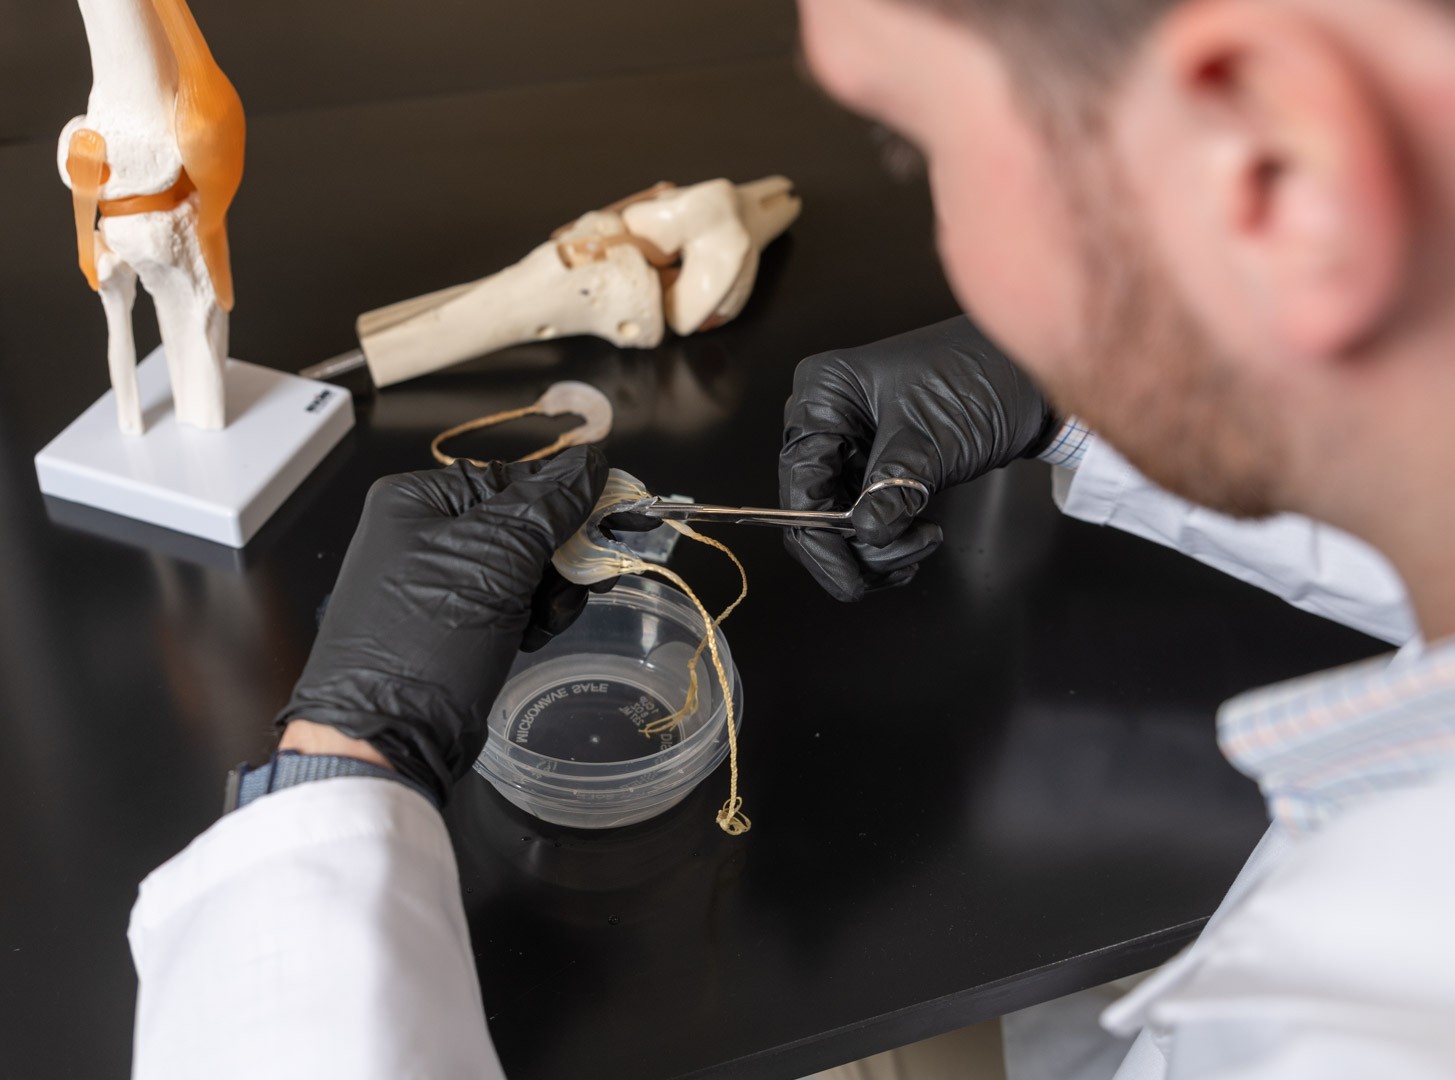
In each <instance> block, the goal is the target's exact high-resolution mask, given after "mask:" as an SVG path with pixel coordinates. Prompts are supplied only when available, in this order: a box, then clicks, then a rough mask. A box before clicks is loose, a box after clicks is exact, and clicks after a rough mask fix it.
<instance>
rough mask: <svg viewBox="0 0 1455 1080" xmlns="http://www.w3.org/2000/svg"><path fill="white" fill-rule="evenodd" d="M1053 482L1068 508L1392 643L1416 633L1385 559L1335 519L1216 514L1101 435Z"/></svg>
mask: <svg viewBox="0 0 1455 1080" xmlns="http://www.w3.org/2000/svg"><path fill="white" fill-rule="evenodd" d="M1057 471H1058V473H1065V472H1066V470H1057ZM1053 490H1055V491H1056V492H1057V493H1058V494H1059V495H1060V496H1061V497H1060V498H1058V499H1057V503H1058V505H1059V506H1060V507H1061V509H1062V510H1063V511H1064V512H1065V513H1066V514H1067V515H1069V516H1071V517H1074V518H1079V519H1081V520H1082V521H1089V522H1092V523H1093V524H1096V525H1111V526H1114V527H1116V528H1118V529H1121V530H1123V531H1125V532H1129V533H1133V534H1135V535H1137V536H1141V537H1144V538H1146V539H1148V540H1154V541H1156V542H1157V543H1159V544H1164V545H1166V546H1167V547H1171V548H1176V549H1177V550H1178V551H1181V552H1183V553H1184V554H1187V555H1191V556H1192V557H1193V558H1194V559H1197V560H1198V561H1199V562H1203V563H1207V564H1208V565H1209V566H1213V567H1216V568H1217V569H1219V570H1221V571H1223V572H1224V573H1227V574H1230V575H1232V576H1233V577H1235V578H1238V579H1239V580H1240V581H1246V582H1248V583H1249V584H1251V585H1256V586H1258V587H1259V588H1261V589H1265V590H1267V591H1268V592H1271V593H1273V594H1274V595H1276V596H1280V597H1282V598H1283V599H1284V600H1287V601H1288V602H1289V603H1290V604H1292V605H1293V606H1294V607H1298V608H1302V609H1303V610H1305V611H1311V612H1313V613H1314V614H1316V615H1322V616H1324V617H1325V618H1328V619H1333V620H1334V621H1335V622H1339V623H1342V624H1344V625H1345V626H1351V627H1353V628H1354V629H1356V630H1361V631H1363V632H1364V633H1366V634H1370V635H1372V636H1374V637H1377V638H1380V639H1382V640H1384V641H1389V642H1393V643H1395V644H1402V643H1404V642H1406V641H1408V640H1409V639H1410V638H1411V637H1413V636H1414V635H1415V632H1416V629H1415V620H1414V615H1413V612H1412V611H1411V608H1410V605H1409V600H1408V597H1407V595H1406V593H1405V588H1404V584H1403V582H1401V581H1400V579H1399V576H1398V575H1397V574H1396V573H1395V572H1394V568H1393V567H1392V566H1390V564H1389V562H1388V560H1386V559H1385V558H1384V556H1383V555H1381V554H1380V553H1379V552H1377V551H1375V550H1374V548H1372V547H1370V546H1369V545H1368V544H1366V543H1364V542H1363V541H1362V540H1358V539H1356V538H1355V537H1353V536H1350V535H1349V534H1348V533H1345V532H1342V531H1340V530H1338V529H1335V528H1333V527H1332V526H1329V525H1324V524H1322V523H1320V522H1316V521H1312V520H1310V519H1309V518H1305V517H1300V516H1298V515H1295V514H1279V515H1277V516H1275V517H1271V518H1266V519H1264V520H1260V521H1240V520H1236V519H1234V518H1230V517H1228V516H1226V515H1224V514H1218V513H1215V512H1213V511H1211V510H1208V509H1206V508H1204V507H1201V506H1197V505H1195V504H1193V503H1190V502H1187V501H1186V500H1185V499H1181V498H1178V497H1177V496H1175V495H1172V494H1171V493H1169V492H1167V491H1164V490H1162V489H1161V488H1159V487H1157V486H1156V485H1155V484H1153V483H1152V482H1151V481H1150V480H1148V479H1147V478H1146V477H1144V476H1143V475H1142V474H1141V473H1140V472H1138V471H1137V470H1136V469H1134V468H1133V467H1132V466H1131V465H1130V464H1128V463H1127V461H1126V460H1125V459H1124V458H1122V457H1121V455H1119V454H1118V453H1117V452H1116V451H1115V450H1113V449H1112V448H1111V447H1110V446H1109V445H1107V442H1106V440H1105V439H1100V438H1098V439H1095V440H1093V441H1092V443H1091V444H1090V445H1089V447H1088V449H1087V451H1086V456H1085V458H1084V459H1083V460H1082V462H1081V465H1080V467H1079V468H1078V469H1077V470H1076V471H1075V473H1074V474H1072V475H1069V476H1067V475H1058V476H1057V478H1056V481H1055V489H1053Z"/></svg>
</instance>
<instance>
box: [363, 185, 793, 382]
mask: <svg viewBox="0 0 1455 1080" xmlns="http://www.w3.org/2000/svg"><path fill="white" fill-rule="evenodd" d="M801 207H802V204H801V202H800V200H799V199H798V197H797V196H796V195H795V194H794V193H793V185H792V183H791V182H789V181H788V180H787V179H786V178H785V177H782V176H768V177H764V178H763V179H761V180H755V181H753V182H752V183H748V184H734V183H732V182H731V181H729V180H723V179H718V180H708V181H706V182H704V183H700V184H693V185H691V186H689V187H681V188H679V187H676V186H675V185H673V184H668V183H662V184H658V185H656V186H655V187H653V188H650V189H648V190H647V191H643V192H640V193H639V194H636V195H632V196H629V197H627V198H625V199H622V200H621V201H620V202H616V203H613V204H612V205H611V206H608V207H605V208H604V209H601V210H593V211H591V212H590V213H587V214H583V215H582V216H581V217H579V218H577V219H576V220H575V221H573V222H571V223H570V224H569V225H566V226H564V227H562V228H560V229H558V230H556V233H555V234H554V235H553V236H552V237H551V238H550V239H549V240H548V241H546V242H545V243H544V244H541V245H540V246H539V247H537V248H536V249H535V250H534V251H532V252H531V253H530V254H529V255H527V256H526V257H525V258H524V259H522V260H521V261H520V262H518V263H516V264H515V265H514V266H509V267H506V268H505V269H504V270H501V271H500V272H499V273H496V274H492V275H491V276H489V277H487V278H482V279H481V280H479V281H474V282H469V283H467V284H464V285H456V286H454V287H453V288H449V289H442V290H441V291H439V292H435V293H430V294H428V295H426V296H418V297H415V298H414V299H412V300H405V301H403V302H401V303H398V304H391V305H390V306H388V307H384V308H380V309H378V310H377V311H370V312H367V313H366V314H364V315H362V316H360V317H359V321H358V332H359V342H360V344H361V345H362V346H363V354H364V358H365V360H366V361H367V363H368V365H369V370H370V372H371V374H372V375H373V377H374V382H375V383H376V384H377V385H379V386H388V385H389V384H391V383H396V382H400V381H401V380H404V379H410V378H413V377H415V376H417V375H424V374H426V373H428V372H431V371H437V370H439V369H440V368H442V367H446V366H448V365H449V364H453V363H457V362H459V361H461V360H467V359H470V358H471V357H475V356H481V355H483V354H485V353H489V352H494V351H495V350H496V349H503V348H506V347H507V346H510V345H517V344H520V343H522V342H526V341H541V340H546V339H549V338H557V337H566V336H569V335H572V334H593V335H595V336H597V337H602V338H605V339H606V340H607V341H610V342H611V343H612V344H613V345H616V346H618V347H619V348H624V347H633V348H640V349H650V348H654V347H655V346H657V345H659V344H661V341H662V336H663V334H664V333H665V331H666V327H668V326H671V328H672V329H673V330H675V331H676V332H677V333H678V334H682V335H687V334H693V333H696V332H697V331H699V330H710V329H712V328H713V327H715V326H720V325H722V324H723V323H725V322H727V321H728V320H730V319H732V318H735V317H736V316H737V315H738V313H739V312H741V311H742V310H743V306H744V305H745V304H746V303H747V302H748V296H749V294H750V293H751V292H752V291H753V284H754V282H755V281H756V279H757V276H758V255H759V253H760V252H761V251H762V250H763V248H764V247H766V246H767V245H768V244H769V243H771V242H772V241H773V240H774V239H775V238H777V237H778V236H779V235H780V234H781V233H782V232H783V231H784V230H785V229H787V228H788V226H789V225H791V224H792V223H793V221H794V220H795V219H796V218H797V217H798V214H799V211H800V209H801Z"/></svg>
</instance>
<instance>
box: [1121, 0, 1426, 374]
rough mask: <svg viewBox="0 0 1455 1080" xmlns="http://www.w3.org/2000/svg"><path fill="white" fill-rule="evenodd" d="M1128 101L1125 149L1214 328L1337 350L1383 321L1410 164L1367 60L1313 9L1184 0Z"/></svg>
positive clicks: (1404, 239)
mask: <svg viewBox="0 0 1455 1080" xmlns="http://www.w3.org/2000/svg"><path fill="white" fill-rule="evenodd" d="M1122 104H1123V105H1124V108H1123V109H1122V110H1121V114H1120V115H1121V117H1122V118H1123V120H1124V122H1119V123H1118V125H1117V127H1118V131H1117V141H1118V149H1119V152H1120V153H1121V155H1122V157H1123V161H1124V163H1125V165H1126V167H1127V168H1128V170H1129V173H1130V175H1131V176H1132V177H1133V178H1134V181H1135V187H1136V188H1137V189H1138V190H1139V191H1140V192H1141V193H1142V194H1143V195H1144V196H1145V197H1146V198H1147V199H1148V201H1149V207H1148V209H1149V212H1150V213H1151V214H1152V218H1153V222H1154V226H1155V234H1156V236H1157V239H1158V242H1159V245H1160V246H1161V248H1162V249H1163V251H1164V253H1166V254H1168V255H1169V256H1170V257H1171V259H1172V261H1173V264H1172V266H1171V267H1170V269H1172V270H1173V272H1174V273H1175V274H1176V276H1177V277H1178V278H1179V279H1181V280H1182V282H1183V285H1184V291H1185V295H1186V297H1187V299H1188V301H1189V302H1190V303H1191V306H1193V307H1194V309H1196V310H1197V311H1198V313H1199V314H1200V315H1201V316H1202V317H1203V319H1205V320H1210V327H1212V328H1217V327H1219V326H1220V327H1221V331H1222V332H1220V333H1218V336H1219V337H1223V336H1228V337H1230V338H1231V339H1232V340H1233V341H1234V342H1236V344H1237V345H1240V346H1244V347H1246V346H1250V345H1251V346H1254V347H1258V346H1262V347H1263V348H1271V349H1272V350H1273V351H1274V352H1276V353H1279V354H1282V355H1295V356H1307V357H1317V356H1325V357H1327V356H1330V355H1334V354H1338V353H1341V352H1344V351H1346V350H1348V349H1350V348H1351V347H1353V346H1355V345H1357V344H1358V343H1359V342H1360V341H1361V340H1362V339H1365V338H1367V337H1369V336H1372V335H1373V334H1374V333H1375V332H1376V331H1377V330H1378V329H1379V327H1380V324H1381V322H1382V321H1383V320H1384V319H1385V317H1386V316H1387V315H1388V313H1389V309H1390V307H1391V306H1392V305H1393V303H1394V302H1395V301H1396V299H1397V296H1398V294H1399V292H1400V287H1401V285H1402V283H1403V281H1402V279H1403V275H1404V273H1405V263H1406V259H1407V258H1408V255H1409V244H1410V236H1409V207H1408V205H1407V202H1406V198H1407V196H1406V192H1405V189H1404V183H1403V177H1402V170H1401V167H1400V163H1399V161H1398V158H1397V153H1396V146H1395V137H1394V132H1393V131H1392V129H1391V128H1390V125H1389V123H1388V121H1387V120H1386V118H1385V115H1384V114H1383V112H1382V109H1381V105H1380V101H1379V99H1378V95H1377V94H1376V92H1375V88H1374V86H1373V85H1372V84H1371V82H1370V81H1369V80H1368V78H1367V73H1366V71H1365V70H1364V69H1363V68H1361V66H1360V65H1359V63H1358V61H1357V59H1356V58H1355V57H1354V56H1353V55H1352V54H1351V53H1350V52H1348V51H1346V50H1345V49H1344V48H1342V47H1341V46H1340V44H1339V43H1338V42H1337V41H1336V40H1335V39H1334V38H1333V37H1332V36H1331V35H1330V34H1329V33H1328V32H1327V31H1326V30H1325V29H1324V28H1323V27H1321V26H1320V25H1319V23H1318V22H1317V20H1316V19H1315V18H1314V17H1311V16H1309V15H1307V14H1302V13H1299V12H1294V11H1289V10H1287V9H1285V8H1283V7H1282V6H1281V5H1270V4H1267V3H1264V2H1260V0H1193V2H1192V3H1187V4H1183V5H1181V6H1178V7H1176V8H1174V10H1173V12H1172V14H1171V15H1169V16H1168V17H1167V18H1166V19H1165V20H1164V22H1163V23H1162V24H1161V25H1160V26H1159V27H1158V28H1157V29H1156V30H1155V31H1154V32H1153V34H1152V35H1151V37H1150V39H1149V42H1148V47H1147V49H1146V50H1145V52H1144V53H1143V54H1142V57H1141V60H1140V61H1139V63H1138V64H1137V65H1136V67H1135V69H1134V72H1133V75H1132V77H1131V78H1130V79H1129V81H1128V83H1127V86H1126V89H1125V97H1124V98H1123V100H1122ZM1229 320H1233V321H1234V322H1233V323H1232V324H1231V325H1230V324H1229ZM1234 327H1237V328H1236V329H1234ZM1249 335H1252V337H1253V339H1254V340H1249Z"/></svg>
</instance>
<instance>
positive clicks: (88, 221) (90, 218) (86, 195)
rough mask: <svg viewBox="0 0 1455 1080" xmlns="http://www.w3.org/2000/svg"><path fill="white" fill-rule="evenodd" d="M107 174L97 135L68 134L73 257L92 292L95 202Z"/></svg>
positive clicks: (94, 286)
mask: <svg viewBox="0 0 1455 1080" xmlns="http://www.w3.org/2000/svg"><path fill="white" fill-rule="evenodd" d="M108 172H109V170H108V169H107V168H106V140H105V139H103V138H102V137H101V133H100V132H97V131H91V130H90V129H88V128H81V129H80V130H79V131H76V132H74V133H72V135H71V143H70V145H69V146H68V147H67V148H66V175H67V176H69V177H70V178H71V205H72V206H73V207H74V208H75V211H76V254H77V256H78V258H79V261H80V264H81V273H83V274H85V275H86V281H87V283H88V284H90V286H91V288H92V289H93V290H95V289H99V288H100V287H101V286H100V284H99V282H98V281H97V279H96V203H97V201H98V200H99V198H100V194H101V185H102V184H104V183H105V182H106V174H107V173H108Z"/></svg>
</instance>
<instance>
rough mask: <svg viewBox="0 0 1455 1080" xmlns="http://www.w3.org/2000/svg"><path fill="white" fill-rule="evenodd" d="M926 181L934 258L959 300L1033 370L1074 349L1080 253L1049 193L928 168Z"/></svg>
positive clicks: (1040, 369)
mask: <svg viewBox="0 0 1455 1080" xmlns="http://www.w3.org/2000/svg"><path fill="white" fill-rule="evenodd" d="M980 180H986V181H987V182H985V183H983V184H981V183H978V182H977V181H980ZM931 184H932V186H933V188H934V194H935V206H936V212H937V241H938V245H939V250H940V260H941V262H942V263H943V265H944V267H945V273H946V275H947V277H948V278H949V281H950V286H951V288H952V289H954V291H955V296H956V298H957V299H958V300H959V301H960V306H961V307H963V308H964V309H965V310H966V311H967V312H968V313H970V315H971V316H973V317H974V319H975V320H976V322H978V323H979V324H980V326H981V328H982V329H984V330H985V332H986V333H987V334H989V335H990V336H991V337H992V338H993V339H994V340H995V341H996V342H997V343H998V344H999V345H1000V346H1001V348H1003V349H1004V350H1005V351H1006V352H1008V353H1009V354H1010V355H1011V356H1013V357H1014V358H1015V359H1016V360H1018V361H1019V362H1020V363H1021V364H1022V365H1023V366H1025V367H1026V368H1027V369H1028V370H1029V371H1031V372H1032V373H1033V374H1038V375H1039V374H1041V373H1042V372H1043V370H1044V368H1045V366H1046V364H1047V363H1049V362H1051V361H1052V360H1053V359H1054V358H1058V357H1064V356H1068V355H1072V354H1074V352H1075V351H1076V348H1075V345H1076V341H1077V337H1078V334H1079V332H1080V329H1079V328H1080V323H1081V311H1082V308H1081V305H1080V304H1079V302H1078V300H1077V297H1078V295H1079V293H1078V288H1079V282H1078V280H1077V278H1078V265H1079V260H1078V259H1077V258H1076V257H1075V246H1074V244H1073V243H1072V241H1071V239H1070V237H1069V235H1062V234H1063V233H1066V232H1067V230H1065V229H1064V228H1061V219H1060V218H1059V217H1058V216H1057V214H1056V213H1055V209H1056V208H1053V207H1051V206H1050V205H1049V203H1050V202H1051V200H1049V199H1046V198H1039V197H1036V196H1034V195H1033V194H1031V193H1029V192H1028V191H1027V189H1026V187H1025V186H1023V185H1016V184H1007V183H997V182H995V181H994V179H993V178H982V177H973V176H967V175H965V174H963V173H962V174H961V175H960V176H959V177H951V176H950V175H948V174H947V173H932V176H931Z"/></svg>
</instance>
